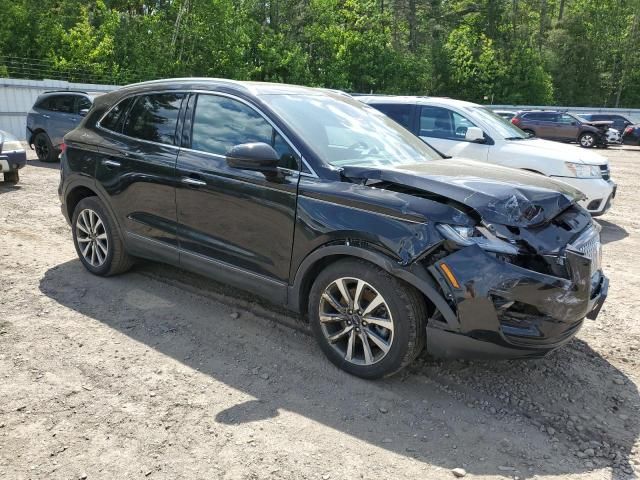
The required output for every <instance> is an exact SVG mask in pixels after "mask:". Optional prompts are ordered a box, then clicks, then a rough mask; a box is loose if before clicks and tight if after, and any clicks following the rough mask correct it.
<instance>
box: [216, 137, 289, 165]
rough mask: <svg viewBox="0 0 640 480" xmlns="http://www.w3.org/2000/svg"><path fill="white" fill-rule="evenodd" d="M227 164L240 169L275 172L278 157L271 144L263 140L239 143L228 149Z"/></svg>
mask: <svg viewBox="0 0 640 480" xmlns="http://www.w3.org/2000/svg"><path fill="white" fill-rule="evenodd" d="M226 158H227V164H228V165H229V166H230V167H232V168H239V169H241V170H254V171H256V172H264V173H276V172H277V171H278V162H279V161H280V158H279V157H278V153H277V152H276V151H275V150H274V149H273V147H272V146H271V145H268V144H266V143H263V142H255V143H241V144H240V145H236V146H235V147H232V148H231V149H229V151H228V152H227V155H226Z"/></svg>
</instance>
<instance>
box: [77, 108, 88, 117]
mask: <svg viewBox="0 0 640 480" xmlns="http://www.w3.org/2000/svg"><path fill="white" fill-rule="evenodd" d="M87 113H89V109H88V108H83V109H82V110H80V111H79V112H78V115H80V116H81V117H86V116H87Z"/></svg>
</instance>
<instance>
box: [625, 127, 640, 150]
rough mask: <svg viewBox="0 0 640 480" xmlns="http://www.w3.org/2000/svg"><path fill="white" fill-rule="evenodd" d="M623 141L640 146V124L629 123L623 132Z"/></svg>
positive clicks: (626, 143)
mask: <svg viewBox="0 0 640 480" xmlns="http://www.w3.org/2000/svg"><path fill="white" fill-rule="evenodd" d="M622 143H623V144H625V145H634V146H636V147H640V124H637V125H629V126H628V127H627V128H625V130H624V132H623V134H622Z"/></svg>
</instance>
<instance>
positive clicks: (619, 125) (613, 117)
mask: <svg viewBox="0 0 640 480" xmlns="http://www.w3.org/2000/svg"><path fill="white" fill-rule="evenodd" d="M578 117H580V118H582V119H584V120H586V121H587V122H612V127H613V128H615V129H616V130H618V132H620V133H622V132H624V129H625V128H627V127H628V126H629V125H633V122H632V121H631V120H629V119H628V118H627V117H625V116H623V115H618V114H617V113H580V114H578Z"/></svg>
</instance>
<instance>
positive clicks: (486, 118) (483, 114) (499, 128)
mask: <svg viewBox="0 0 640 480" xmlns="http://www.w3.org/2000/svg"><path fill="white" fill-rule="evenodd" d="M468 110H470V111H471V112H473V114H475V115H476V116H477V117H479V118H480V120H482V121H483V122H484V123H487V124H489V125H490V126H491V127H492V128H493V129H494V130H495V131H496V132H497V133H498V135H500V136H501V137H502V138H504V139H505V140H525V139H527V138H529V135H527V134H526V133H524V132H523V131H522V130H520V129H519V128H518V127H516V126H515V125H514V124H513V123H511V122H510V121H509V120H506V119H504V118H502V117H501V116H500V115H496V114H495V113H493V110H490V109H488V108H486V107H469V108H468Z"/></svg>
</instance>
